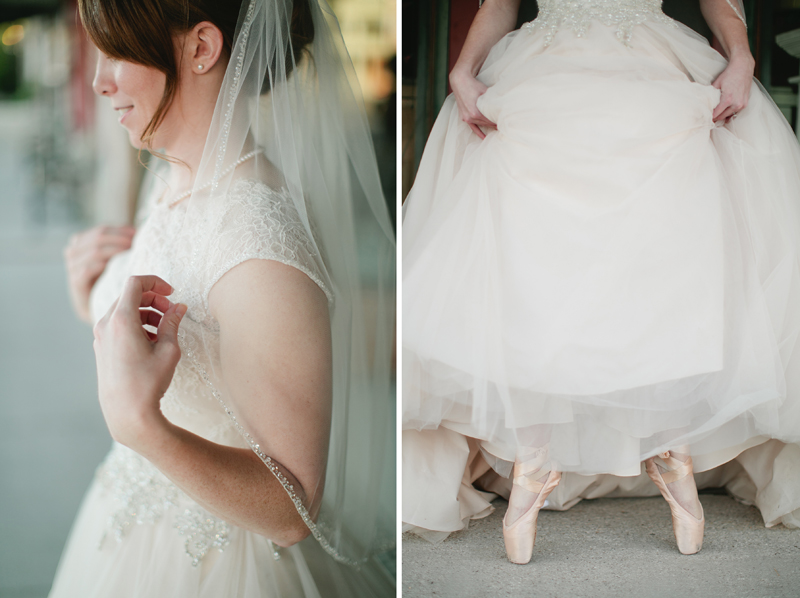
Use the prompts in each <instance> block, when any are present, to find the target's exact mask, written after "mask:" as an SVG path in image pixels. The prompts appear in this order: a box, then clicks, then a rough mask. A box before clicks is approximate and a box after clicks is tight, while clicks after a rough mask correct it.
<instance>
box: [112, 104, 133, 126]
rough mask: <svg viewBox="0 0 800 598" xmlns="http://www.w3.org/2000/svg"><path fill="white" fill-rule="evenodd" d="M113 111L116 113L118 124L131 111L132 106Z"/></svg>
mask: <svg viewBox="0 0 800 598" xmlns="http://www.w3.org/2000/svg"><path fill="white" fill-rule="evenodd" d="M114 110H116V111H117V114H118V115H119V122H120V123H122V121H124V120H125V117H126V116H127V115H128V113H129V112H130V111H131V110H133V106H120V107H119V108H114Z"/></svg>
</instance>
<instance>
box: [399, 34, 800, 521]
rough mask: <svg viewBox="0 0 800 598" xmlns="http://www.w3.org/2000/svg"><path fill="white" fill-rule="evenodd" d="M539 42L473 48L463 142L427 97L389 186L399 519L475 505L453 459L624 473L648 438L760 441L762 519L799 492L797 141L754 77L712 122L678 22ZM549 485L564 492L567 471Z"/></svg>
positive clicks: (718, 448) (696, 60)
mask: <svg viewBox="0 0 800 598" xmlns="http://www.w3.org/2000/svg"><path fill="white" fill-rule="evenodd" d="M545 37H546V36H545V34H544V33H543V32H533V33H531V32H528V31H525V30H521V31H517V32H513V33H511V34H509V35H508V36H506V37H505V38H504V39H503V40H501V42H500V43H498V44H497V45H496V46H495V47H494V48H493V49H492V51H491V53H490V55H489V57H488V58H487V60H486V63H485V64H484V66H483V68H482V70H481V73H480V75H479V78H480V79H481V80H482V81H484V82H485V83H486V84H487V85H488V86H489V90H488V91H487V92H486V94H485V95H483V96H482V97H481V98H480V99H479V103H478V107H479V108H480V110H481V111H482V112H483V113H484V114H485V115H486V116H487V117H488V118H489V119H490V120H492V121H494V122H496V123H497V131H491V132H488V134H487V137H486V139H485V140H483V141H481V140H479V139H478V137H477V136H476V135H474V134H473V133H472V132H471V131H470V129H469V128H468V127H467V126H466V125H465V124H464V123H462V122H461V121H460V120H459V117H458V111H457V109H456V107H455V102H454V100H453V98H452V97H450V98H448V100H447V101H446V103H445V105H444V107H443V109H442V112H441V113H440V115H439V117H438V119H437V121H436V124H435V126H434V128H433V131H432V133H431V136H430V138H429V140H428V144H427V147H426V149H425V153H424V155H423V158H422V162H421V164H420V169H419V172H418V175H417V179H416V182H415V184H414V187H413V189H412V191H411V193H410V194H409V197H408V199H407V202H406V208H405V214H404V221H403V231H404V232H403V235H404V237H403V247H404V258H403V259H404V261H403V268H404V273H403V408H404V428H405V429H406V430H407V432H406V433H405V434H404V465H403V469H404V473H403V475H404V478H403V481H404V521H406V522H409V523H411V524H413V525H418V526H422V527H425V528H427V529H434V530H437V529H438V530H444V531H453V529H457V528H458V526H459V524H460V522H461V521H463V520H464V519H466V518H468V517H470V516H478V515H480V514H481V513H482V512H485V510H486V508H487V503H486V501H485V500H484V499H485V497H481V496H480V495H478V494H471V491H470V490H469V488H470V487H471V486H470V482H471V481H473V480H474V478H475V476H476V475H478V474H477V473H476V471H475V470H474V469H473V470H470V465H469V464H474V462H475V458H476V457H479V459H480V460H482V462H485V463H487V464H489V465H491V466H492V467H493V468H494V470H495V471H496V472H498V473H500V474H502V475H507V474H508V473H509V472H510V469H511V464H512V463H513V461H514V459H515V457H516V456H517V454H518V453H519V452H520V451H527V450H529V449H531V448H536V449H538V448H542V447H546V448H547V450H548V451H549V456H550V459H551V460H552V462H553V466H554V468H556V469H558V470H560V471H564V472H570V473H571V474H575V475H578V476H584V477H585V476H597V475H598V474H614V475H617V476H637V475H639V474H640V472H641V462H642V461H643V460H644V459H646V458H649V457H651V456H653V455H655V454H657V453H659V452H663V451H665V450H668V449H675V448H678V447H687V446H688V447H690V450H691V454H692V456H693V459H694V463H695V468H696V470H698V471H703V470H708V469H711V468H714V467H716V466H718V465H720V464H723V463H726V462H728V461H730V460H731V459H733V458H735V457H736V456H737V455H740V454H741V453H742V452H743V451H745V450H746V449H748V448H750V447H756V446H757V445H762V444H763V443H765V442H766V441H768V440H770V439H776V440H777V441H779V443H778V445H777V449H776V448H775V446H776V445H773V444H769V445H767V446H769V447H772V448H771V449H769V450H771V451H772V452H771V453H770V454H772V455H773V456H775V455H777V453H780V452H782V451H784V449H786V450H788V451H789V453H788V454H790V455H793V457H790V462H791V463H793V466H794V470H793V471H792V470H791V469H792V468H791V467H790V468H789V471H785V473H786V475H785V476H784V477H783V478H780V476H779V479H778V480H777V483H779V484H780V491H779V492H778V493H779V494H780V495H781V499H780V500H781V503H782V504H781V505H780V506H777V510H775V509H773V512H772V515H771V516H772V522H777V521H779V520H780V518H781V516H782V515H787V514H789V513H791V511H793V510H795V509H800V474H798V473H797V472H798V471H800V453H798V452H797V451H796V450H795V449H796V448H797V446H796V444H793V443H798V442H800V361H799V359H800V351H798V348H797V346H796V345H797V335H798V331H800V267H799V264H800V262H799V260H798V258H800V148H798V143H797V139H796V138H795V136H794V134H793V132H792V131H791V129H790V127H789V126H788V125H787V123H786V121H785V120H784V119H783V117H782V116H781V114H780V112H779V111H778V109H777V108H776V107H775V106H774V104H773V103H772V102H771V100H770V99H769V98H768V96H767V95H766V94H765V93H764V92H763V91H762V90H761V88H760V87H759V86H758V85H757V84H755V83H754V84H753V87H752V90H751V97H750V103H749V105H748V107H747V108H746V109H744V110H743V111H742V112H741V114H739V115H738V116H737V118H735V119H734V120H732V121H731V122H730V123H729V124H727V125H721V124H719V123H714V122H713V120H712V112H713V110H714V107H715V106H716V105H717V103H718V101H719V97H720V92H719V91H718V90H717V89H716V88H714V87H712V85H711V83H712V82H713V80H714V79H715V78H716V76H717V75H718V74H719V73H720V72H721V71H722V70H723V69H724V68H725V66H726V61H725V60H724V59H723V58H722V57H721V56H720V55H719V54H718V53H717V52H716V51H715V50H713V49H712V48H710V47H709V45H708V43H707V42H706V41H705V39H703V38H701V37H700V36H699V35H697V34H695V33H694V32H692V31H691V30H689V29H687V28H686V27H683V26H672V25H669V24H664V23H658V22H647V23H644V24H642V25H639V26H637V27H636V28H635V29H634V31H633V35H632V38H631V41H630V45H624V44H622V43H621V42H620V41H619V39H618V38H617V36H616V35H615V30H614V29H613V28H611V27H608V26H605V25H603V24H602V23H600V22H593V23H592V24H591V26H590V27H589V29H588V31H587V32H586V34H585V35H584V36H582V37H578V36H576V35H575V34H574V33H573V32H572V31H570V30H568V29H565V30H562V31H560V32H558V33H557V34H556V36H555V37H554V39H553V41H552V43H551V44H549V45H545V43H546V42H545ZM470 439H471V440H474V441H476V442H477V444H469V442H467V441H468V440H470ZM787 443H789V444H792V446H787ZM423 447H424V448H423ZM753 450H756V449H753ZM761 450H762V452H763V451H767V452H769V450H768V449H767V448H765V447H763V446H762V448H761ZM792 451H794V452H792ZM783 454H784V458H786V455H787V453H783ZM792 459H793V461H792ZM767 461H769V464H770V471H772V469H771V467H772V464H773V463H774V462H775V459H771V460H770V459H768V460H767ZM480 469H481V468H480V467H478V470H480ZM740 471H741V472H744V469H742V468H741V466H740ZM733 477H735V476H733ZM733 477H731V480H733ZM568 478H569V476H568ZM574 479H575V480H578V479H579V478H574ZM731 480H728V481H731ZM773 481H774V480H773ZM750 482H753V480H752V479H751V480H750ZM731 483H732V482H731ZM756 485H757V484H756ZM562 486H563V487H564V488H562V490H561V499H558V498H557V497H556V498H555V500H556V503H557V505H560V506H562V507H563V506H568V505H569V504H571V501H573V500H574V499H575V498H576V497H578V496H580V494H581V490H579V489H578V487H583V486H582V483H581V482H576V483H575V484H572V483H570V482H568V481H565V482H564V483H563V484H562ZM753 487H755V486H753ZM569 488H573V490H572V492H571V493H569V491H568V489H569ZM565 489H567V490H565ZM584 489H585V487H584ZM751 490H752V488H751ZM745 494H746V493H745ZM751 494H753V496H755V494H756V492H751ZM435 496H438V498H432V497H435ZM434 503H436V504H435V505H434ZM445 503H446V504H445ZM426 505H427V506H426ZM760 506H762V510H769V505H766V504H765V505H760ZM772 506H776V505H772Z"/></svg>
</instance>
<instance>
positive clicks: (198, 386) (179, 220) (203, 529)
mask: <svg viewBox="0 0 800 598" xmlns="http://www.w3.org/2000/svg"><path fill="white" fill-rule="evenodd" d="M215 207H217V208H219V209H217V210H214V211H213V213H211V214H202V215H200V217H199V218H197V219H196V220H191V221H190V220H187V217H186V213H185V208H186V204H178V205H177V206H176V207H175V208H169V207H167V206H166V205H156V206H155V207H154V208H153V210H152V212H151V213H150V215H149V216H148V217H147V219H146V220H145V221H144V223H143V225H142V226H141V227H140V229H139V230H138V231H137V233H136V237H135V238H134V242H133V246H132V248H131V249H130V250H129V251H127V252H124V253H123V254H119V255H117V256H115V257H114V258H113V259H112V260H111V261H110V262H109V264H108V266H107V267H106V271H105V272H104V273H103V276H102V277H101V278H100V280H98V282H97V284H96V285H95V288H94V289H93V290H92V297H91V305H92V314H93V316H94V319H95V321H96V320H98V319H99V318H100V317H102V316H103V315H104V314H105V312H106V311H107V310H108V308H109V307H110V305H111V304H112V303H113V302H114V301H115V300H116V298H117V297H118V296H119V294H120V291H121V289H122V285H123V284H124V282H125V280H126V279H127V278H128V277H129V276H131V275H142V274H155V275H157V276H160V277H161V278H163V279H164V280H166V281H167V282H169V283H170V284H171V285H172V287H173V289H174V292H173V294H172V295H171V296H170V299H171V300H172V301H174V302H181V303H184V304H186V305H187V306H188V307H189V310H188V312H187V314H186V316H185V317H184V319H183V320H182V322H181V331H180V333H179V342H180V346H181V353H182V357H181V360H180V361H179V363H178V366H177V368H176V370H175V374H174V376H173V378H172V382H171V384H170V386H169V388H168V390H167V392H166V394H165V395H164V397H163V398H162V399H161V410H162V412H163V413H164V415H165V416H166V417H167V418H168V419H169V420H170V421H171V422H172V423H173V424H175V425H178V426H180V427H182V428H185V429H187V430H189V431H191V432H193V433H195V434H197V435H199V436H202V437H203V438H206V439H208V440H211V441H213V442H216V443H218V444H224V445H227V446H236V447H241V448H247V447H248V446H249V445H248V443H247V442H246V441H245V440H244V439H243V437H242V435H241V433H240V431H239V430H238V429H237V427H236V422H235V420H232V419H231V417H229V415H228V414H227V413H226V412H225V410H224V409H223V408H221V406H220V403H219V401H218V400H217V398H216V397H215V396H214V394H213V393H212V392H211V390H210V389H209V384H208V381H207V380H206V378H207V374H206V372H207V371H214V370H215V368H217V367H218V366H219V324H218V322H217V321H216V319H215V318H214V317H213V316H212V315H211V313H210V312H209V308H208V295H209V292H210V291H211V288H212V287H213V286H214V284H216V282H217V281H218V280H219V279H220V278H221V277H222V276H223V275H224V274H225V272H227V271H229V270H230V269H231V268H234V267H235V266H237V265H238V264H240V263H242V262H244V261H247V260H250V259H268V260H274V261H278V262H281V263H283V264H286V265H290V266H293V267H295V268H297V269H298V270H300V271H302V272H303V273H305V274H306V275H307V276H309V278H311V279H312V280H313V281H314V282H316V283H317V284H318V285H319V286H320V288H321V289H322V290H323V291H324V292H325V294H326V295H327V296H328V298H329V300H331V299H332V293H331V291H330V289H329V286H328V285H327V284H326V283H325V281H324V276H323V274H322V268H321V267H320V261H319V260H320V258H319V254H318V253H317V251H316V248H315V246H314V243H313V241H312V240H311V239H310V237H309V235H308V234H307V233H306V229H305V226H304V225H303V222H302V220H301V218H300V216H299V214H298V212H297V209H296V208H295V206H294V202H293V200H292V199H291V197H290V196H289V194H288V192H287V191H285V190H276V189H272V188H270V187H268V186H266V185H264V184H263V183H261V182H259V181H254V180H240V181H237V182H236V183H235V184H234V185H233V186H232V188H231V190H230V191H229V193H228V195H227V197H225V203H224V205H221V206H215ZM96 479H97V482H98V483H99V485H100V486H101V488H102V489H103V492H104V493H105V494H106V496H108V498H109V499H110V502H111V504H112V507H111V512H110V514H109V515H108V520H107V525H106V529H105V535H104V536H103V539H101V540H100V542H101V546H103V545H104V540H105V539H106V538H109V537H114V538H116V539H117V541H120V542H121V541H123V540H124V539H125V537H126V536H127V534H128V533H129V531H130V530H131V529H132V528H133V527H134V526H137V525H152V524H157V523H158V522H160V521H162V520H164V519H169V520H170V521H171V523H172V525H173V527H174V528H175V529H176V533H180V534H182V535H183V536H184V537H185V549H186V553H187V554H188V555H189V557H190V558H191V563H192V564H193V565H195V566H197V565H198V564H199V563H200V562H201V561H202V559H203V558H204V557H205V556H206V555H207V554H208V552H209V551H210V550H212V549H217V550H220V551H222V550H224V548H225V547H226V546H227V545H228V543H229V541H230V539H229V535H230V534H231V533H232V526H230V525H229V524H228V523H226V522H225V521H223V520H221V519H219V518H217V517H214V516H213V515H211V514H209V513H208V512H207V511H205V510H204V509H203V508H201V507H200V506H199V505H198V504H197V503H196V502H195V501H194V500H192V499H191V498H190V497H189V496H188V495H186V493H184V492H183V491H182V490H181V489H180V488H178V487H177V486H175V485H174V484H173V483H172V482H171V481H170V480H169V479H168V478H166V476H164V475H163V474H162V473H161V472H160V471H159V470H158V469H157V468H156V467H155V466H154V465H152V464H151V463H150V462H149V461H147V460H146V459H144V458H143V457H141V456H140V455H138V454H137V453H135V452H134V451H131V450H130V449H128V448H126V447H124V446H121V445H118V444H115V445H114V447H113V448H112V450H111V452H110V453H109V455H108V456H107V457H106V459H105V461H104V462H103V463H102V465H101V466H100V467H99V468H98V470H97V474H96Z"/></svg>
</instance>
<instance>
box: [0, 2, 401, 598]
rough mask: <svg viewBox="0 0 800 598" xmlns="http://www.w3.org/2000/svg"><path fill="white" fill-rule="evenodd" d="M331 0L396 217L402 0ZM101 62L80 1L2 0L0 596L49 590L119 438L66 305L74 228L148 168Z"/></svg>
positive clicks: (97, 220) (130, 190) (112, 212)
mask: <svg viewBox="0 0 800 598" xmlns="http://www.w3.org/2000/svg"><path fill="white" fill-rule="evenodd" d="M329 3H330V4H331V6H332V8H333V10H334V11H335V12H336V14H337V16H338V17H339V21H340V24H341V27H342V33H343V35H344V38H345V42H346V43H347V46H348V49H349V51H350V55H351V57H352V59H353V63H354V65H355V67H356V71H357V74H358V77H359V81H360V83H361V87H362V91H363V95H364V100H365V104H366V107H367V111H368V115H369V119H370V124H371V127H372V132H373V141H374V143H375V150H376V153H377V156H378V161H379V167H380V171H381V179H382V183H383V187H384V194H385V195H386V197H387V198H389V199H388V203H389V207H390V210H389V211H390V213H391V214H392V216H393V217H394V198H395V181H396V172H395V170H396V169H395V114H396V111H395V102H396V91H395V52H396V27H397V23H396V8H395V6H396V4H395V0H329ZM94 61H95V54H94V48H93V47H92V46H91V45H90V44H89V43H88V42H87V40H86V38H85V36H84V34H83V31H82V30H81V28H80V22H79V20H78V18H77V13H76V2H75V0H0V309H2V313H5V314H6V315H5V321H4V324H3V326H2V329H3V330H4V331H5V334H6V341H5V342H3V343H1V344H0V598H40V597H41V598H43V597H45V596H47V593H48V592H49V589H50V584H51V582H52V579H53V575H54V573H55V568H56V565H57V563H58V559H59V557H60V555H61V551H62V549H63V547H64V543H65V542H66V538H67V534H68V533H69V529H70V526H71V525H72V521H73V519H74V517H75V514H76V512H77V510H78V506H79V503H80V501H81V498H82V496H83V493H84V492H85V491H86V489H87V487H88V485H89V482H90V480H91V477H92V476H93V474H94V470H95V468H96V467H97V465H98V464H99V463H100V461H101V460H102V458H103V457H104V456H105V454H106V452H107V451H108V449H109V447H110V444H111V439H110V437H109V436H108V433H107V431H106V427H105V424H104V423H103V419H102V416H101V414H100V409H99V406H98V404H97V389H96V379H95V366H94V354H93V351H92V331H91V328H90V327H89V326H88V325H86V324H83V323H82V322H80V321H79V320H78V318H77V317H76V316H75V315H74V314H73V312H72V309H71V308H70V304H69V298H68V294H67V283H66V272H65V269H64V265H63V257H62V252H63V249H64V247H65V246H66V243H67V241H68V239H69V237H70V235H71V234H73V233H75V232H78V231H80V230H83V229H86V228H89V227H91V226H95V225H97V224H123V223H130V222H132V221H133V215H134V213H135V211H136V203H137V197H138V193H139V188H140V185H141V182H142V178H143V174H144V172H145V171H144V167H143V166H142V165H141V164H140V163H139V162H138V159H137V158H138V157H137V152H136V151H135V150H133V149H132V148H131V147H130V145H129V144H128V141H127V134H126V132H125V131H124V129H122V128H121V127H120V126H119V125H118V123H117V117H116V115H115V114H114V113H113V111H112V110H111V108H110V105H109V104H108V102H107V101H103V100H100V99H99V98H96V97H95V96H94V94H93V93H92V90H91V87H90V86H91V80H92V77H93V73H94ZM142 158H143V159H145V160H146V156H145V155H143V156H142Z"/></svg>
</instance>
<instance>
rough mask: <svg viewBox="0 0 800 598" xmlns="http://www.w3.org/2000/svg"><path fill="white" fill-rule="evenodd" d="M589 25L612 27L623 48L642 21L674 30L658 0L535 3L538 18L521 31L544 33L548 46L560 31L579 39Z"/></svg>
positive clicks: (559, 0) (552, 1) (542, 0)
mask: <svg viewBox="0 0 800 598" xmlns="http://www.w3.org/2000/svg"><path fill="white" fill-rule="evenodd" d="M592 21H599V22H601V23H603V24H604V25H607V26H609V27H616V28H617V31H616V35H617V38H618V39H619V40H620V41H621V42H622V43H624V44H626V45H627V44H629V43H630V41H631V36H632V35H633V29H634V27H636V25H641V24H642V23H644V22H645V21H656V22H658V23H663V24H665V25H672V26H677V25H676V24H675V21H673V20H672V19H670V18H669V17H668V16H667V15H665V14H664V13H663V12H662V11H661V0H539V16H538V17H536V19H535V20H533V21H531V22H530V23H525V24H524V25H523V26H522V28H523V29H526V30H528V31H530V32H533V31H544V32H545V41H544V45H545V46H549V45H550V43H552V41H553V38H554V37H555V36H556V33H558V32H559V31H560V30H562V29H572V30H573V31H574V32H575V35H577V36H578V37H582V36H583V35H585V34H586V31H587V30H588V29H589V26H590V25H591V23H592Z"/></svg>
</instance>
